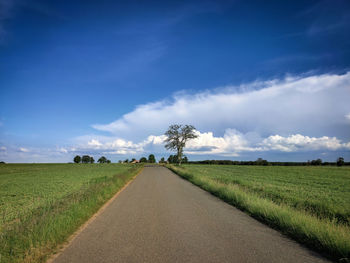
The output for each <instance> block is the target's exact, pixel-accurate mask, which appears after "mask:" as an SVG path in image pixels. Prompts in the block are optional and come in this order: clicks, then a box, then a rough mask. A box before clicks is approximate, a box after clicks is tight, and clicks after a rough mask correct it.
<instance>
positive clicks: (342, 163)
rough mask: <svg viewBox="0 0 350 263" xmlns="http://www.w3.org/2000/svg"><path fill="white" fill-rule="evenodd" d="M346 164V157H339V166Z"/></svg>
mask: <svg viewBox="0 0 350 263" xmlns="http://www.w3.org/2000/svg"><path fill="white" fill-rule="evenodd" d="M343 165H344V158H343V157H339V158H338V159H337V166H343Z"/></svg>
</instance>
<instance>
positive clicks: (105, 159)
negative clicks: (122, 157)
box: [97, 156, 107, 163]
mask: <svg viewBox="0 0 350 263" xmlns="http://www.w3.org/2000/svg"><path fill="white" fill-rule="evenodd" d="M97 162H98V163H106V162H107V158H106V157H104V156H102V157H100V158H99V159H98V160H97Z"/></svg>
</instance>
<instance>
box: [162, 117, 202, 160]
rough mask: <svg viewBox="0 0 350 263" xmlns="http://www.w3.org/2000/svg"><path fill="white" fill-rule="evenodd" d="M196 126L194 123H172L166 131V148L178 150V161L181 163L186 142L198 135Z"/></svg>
mask: <svg viewBox="0 0 350 263" xmlns="http://www.w3.org/2000/svg"><path fill="white" fill-rule="evenodd" d="M195 130H196V129H195V127H194V126H192V125H179V124H173V125H170V126H169V128H168V130H167V131H166V132H165V136H166V137H167V138H166V139H165V142H166V144H165V148H166V149H167V150H176V151H177V154H176V156H177V162H178V163H179V164H181V162H182V155H183V149H184V148H185V146H186V142H187V141H188V140H190V139H195V138H197V137H198V135H197V134H196V133H195Z"/></svg>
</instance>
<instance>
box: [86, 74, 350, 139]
mask: <svg viewBox="0 0 350 263" xmlns="http://www.w3.org/2000/svg"><path fill="white" fill-rule="evenodd" d="M349 98H350V72H348V73H346V74H343V75H335V74H333V75H332V74H324V75H316V76H307V77H287V78H285V79H283V80H271V81H257V82H254V83H250V84H246V85H241V86H229V87H225V88H222V89H218V90H216V91H215V92H212V91H207V92H201V93H198V94H192V95H189V94H184V93H182V94H181V93H179V94H176V95H174V96H173V97H172V98H171V99H169V100H161V101H156V102H152V103H148V104H143V105H139V106H137V107H136V108H135V110H133V111H132V112H129V113H127V114H125V115H123V116H122V117H121V118H118V119H117V120H115V121H113V122H111V123H108V124H95V125H93V128H95V129H96V130H98V131H104V132H109V133H111V134H113V135H114V136H118V137H121V138H125V139H127V140H136V141H140V140H142V139H143V138H144V137H145V135H146V136H148V135H150V134H162V133H164V131H165V130H166V129H167V127H168V126H169V124H172V123H185V124H187V123H189V124H192V125H194V126H195V127H196V128H197V129H198V130H199V131H204V132H207V131H210V132H213V133H214V134H215V135H216V136H221V137H222V136H224V133H225V130H227V129H234V130H237V131H239V132H241V133H256V134H257V135H258V136H260V137H268V136H271V135H276V134H278V135H280V136H290V135H292V134H303V135H305V136H313V137H322V136H329V137H334V136H335V137H339V138H340V139H343V140H349V139H350V138H349V136H350V133H349V130H350V129H349V128H350V127H349V121H348V120H349V117H348V115H349V112H350V103H348V101H349Z"/></svg>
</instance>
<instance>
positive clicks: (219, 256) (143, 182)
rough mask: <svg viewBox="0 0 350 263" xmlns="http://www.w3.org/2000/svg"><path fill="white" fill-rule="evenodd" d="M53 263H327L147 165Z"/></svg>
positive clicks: (212, 197) (175, 177)
mask: <svg viewBox="0 0 350 263" xmlns="http://www.w3.org/2000/svg"><path fill="white" fill-rule="evenodd" d="M53 262H54V263H68V262H72V263H73V262H74V263H117V262H162V263H165V262H202V263H203V262H220V263H223V262H232V263H234V262H239V263H244V262H266V263H273V262H283V263H288V262H293V263H297V262H303V263H305V262H328V260H327V259H325V258H322V257H321V256H320V255H318V254H317V253H315V252H312V251H311V250H309V249H307V248H305V247H303V246H301V245H299V244H297V243H296V242H294V241H292V240H290V239H288V238H286V237H284V236H283V235H281V234H280V233H278V232H277V231H275V230H273V229H271V228H269V227H267V226H265V225H263V224H261V223H260V222H258V221H256V220H255V219H253V218H251V217H249V216H248V215H246V214H244V213H243V212H241V211H239V210H238V209H236V208H234V207H232V206H230V205H228V204H226V203H224V202H223V201H221V200H219V199H218V198H216V197H214V196H212V195H210V194H209V193H207V192H205V191H203V190H201V189H200V188H198V187H196V186H194V185H192V184H191V183H189V182H188V181H185V180H183V179H181V178H180V177H178V176H177V175H175V174H174V173H172V172H171V171H170V170H168V169H166V168H164V167H157V166H154V167H145V168H144V169H143V171H142V172H141V173H140V174H139V175H138V176H137V177H136V178H135V179H134V181H133V182H132V183H131V184H129V185H128V186H127V187H126V188H125V190H123V191H122V192H121V193H120V194H119V195H118V196H117V198H116V199H114V200H113V201H112V202H111V203H110V204H109V205H108V207H107V208H106V209H105V210H103V212H102V213H100V214H99V215H98V216H97V217H96V218H95V219H94V220H93V221H92V222H91V223H90V224H88V225H87V227H86V228H85V229H84V230H82V231H81V232H80V233H79V234H78V235H77V236H76V237H75V238H74V239H73V241H72V242H71V243H70V244H69V245H68V247H66V248H65V249H64V250H63V252H62V253H60V254H59V255H58V257H56V258H55V259H54V261H53Z"/></svg>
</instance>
